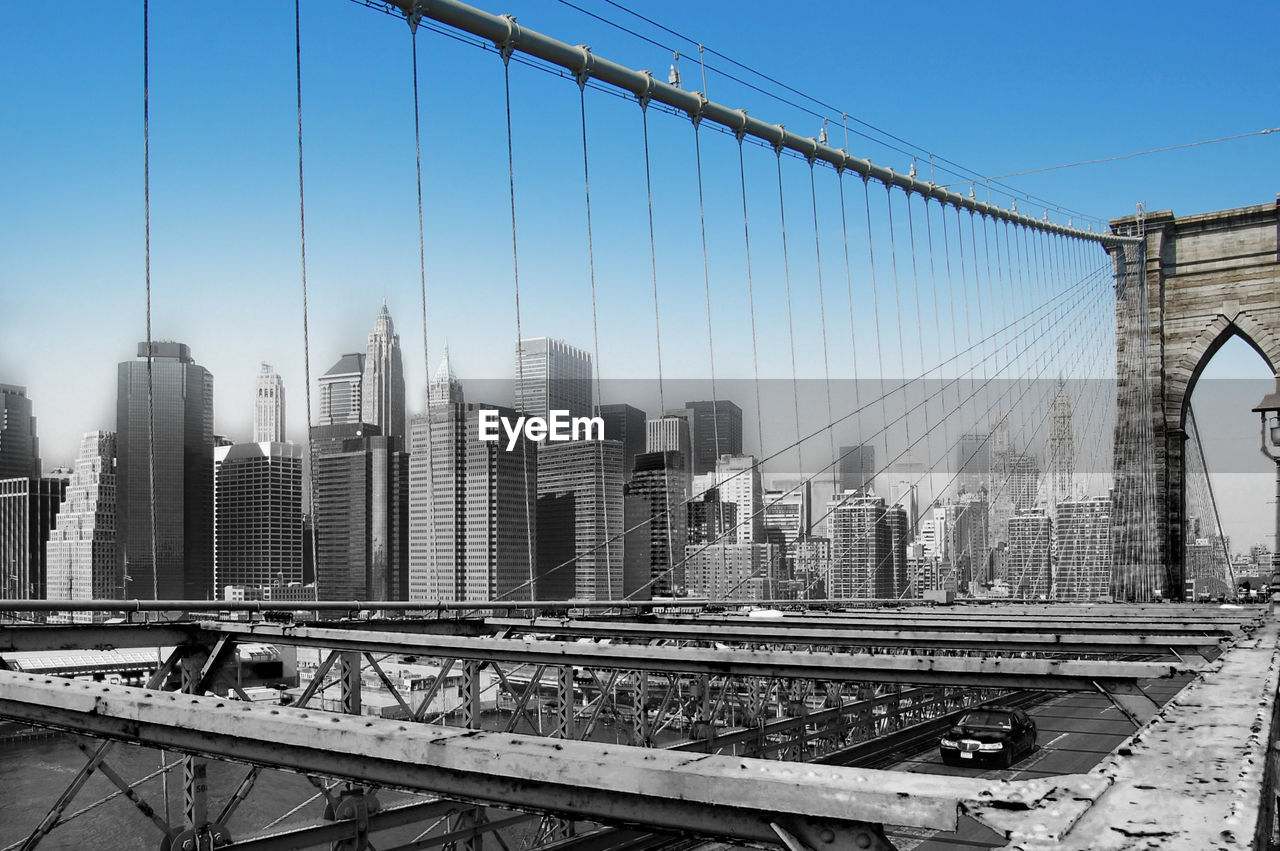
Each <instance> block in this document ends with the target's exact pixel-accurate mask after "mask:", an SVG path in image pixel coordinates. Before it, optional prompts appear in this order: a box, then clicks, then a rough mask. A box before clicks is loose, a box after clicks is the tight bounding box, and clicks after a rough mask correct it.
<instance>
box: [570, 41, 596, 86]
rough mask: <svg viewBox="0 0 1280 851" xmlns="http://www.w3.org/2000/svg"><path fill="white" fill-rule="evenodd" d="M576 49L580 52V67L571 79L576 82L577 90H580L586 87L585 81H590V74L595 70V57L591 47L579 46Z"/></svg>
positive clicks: (587, 45) (586, 45)
mask: <svg viewBox="0 0 1280 851" xmlns="http://www.w3.org/2000/svg"><path fill="white" fill-rule="evenodd" d="M578 49H579V50H581V51H582V67H581V68H580V69H578V70H577V71H575V72H574V74H573V78H574V79H575V80H577V81H578V89H579V90H582V89H585V88H586V87H587V81H588V80H590V79H591V72H593V71H594V70H595V69H596V57H595V54H593V53H592V52H591V45H589V44H580V45H578Z"/></svg>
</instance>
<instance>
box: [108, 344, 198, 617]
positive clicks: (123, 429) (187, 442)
mask: <svg viewBox="0 0 1280 851" xmlns="http://www.w3.org/2000/svg"><path fill="white" fill-rule="evenodd" d="M151 354H152V364H151V366H152V370H151V372H152V388H153V390H152V398H153V404H152V405H150V406H149V405H148V402H147V396H148V392H147V344H146V343H145V342H143V343H139V344H138V356H137V358H136V359H134V360H132V361H125V362H123V363H121V364H120V365H119V368H118V370H117V372H118V377H119V387H118V392H117V395H116V485H117V491H116V500H117V501H116V507H117V516H118V523H119V525H118V526H117V531H118V536H117V541H116V543H117V548H118V549H119V550H120V552H121V559H122V566H123V568H124V574H125V581H124V594H125V596H127V597H134V598H138V599H152V597H153V596H154V595H158V598H159V599H161V600H208V599H211V598H212V597H213V376H212V375H210V374H209V371H208V370H207V369H205V368H204V367H202V366H200V365H198V364H197V363H196V362H195V361H194V360H192V359H191V350H190V349H189V348H188V347H187V346H186V345H185V344H183V343H173V342H156V343H153V344H152V346H151ZM149 408H151V409H153V410H154V416H152V415H151V414H150V413H149ZM150 422H154V426H155V432H154V441H149V440H148V425H149V423H150ZM153 453H154V456H155V471H154V476H153V475H152V474H151V470H150V458H151V456H152V454H153ZM153 480H154V485H155V492H154V493H152V482H153ZM152 516H154V517H155V527H154V529H153V528H152V524H151V518H152ZM153 539H154V541H155V545H156V548H157V552H156V555H155V559H154V565H155V571H154V573H153V572H152V565H153V559H152V540H153Z"/></svg>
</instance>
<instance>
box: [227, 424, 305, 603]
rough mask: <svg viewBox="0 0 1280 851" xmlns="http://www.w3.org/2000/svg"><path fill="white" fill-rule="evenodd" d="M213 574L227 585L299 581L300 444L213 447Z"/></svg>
mask: <svg viewBox="0 0 1280 851" xmlns="http://www.w3.org/2000/svg"><path fill="white" fill-rule="evenodd" d="M213 576H214V589H215V592H216V593H217V595H218V596H222V589H223V588H224V587H225V586H227V585H245V586H249V587H263V586H268V585H273V584H274V585H292V584H297V585H301V584H302V583H303V576H302V447H301V446H298V445H296V444H293V443H281V442H278V441H265V442H261V443H238V444H236V445H234V446H219V447H218V448H216V449H215V450H214V451H213Z"/></svg>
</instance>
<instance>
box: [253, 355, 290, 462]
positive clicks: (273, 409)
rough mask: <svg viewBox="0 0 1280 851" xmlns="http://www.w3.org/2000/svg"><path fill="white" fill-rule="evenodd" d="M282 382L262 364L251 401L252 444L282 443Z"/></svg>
mask: <svg viewBox="0 0 1280 851" xmlns="http://www.w3.org/2000/svg"><path fill="white" fill-rule="evenodd" d="M284 440H285V437H284V380H283V379H282V378H280V376H279V374H277V373H276V371H275V370H274V369H272V368H271V364H269V363H264V364H263V365H262V369H260V370H259V371H258V387H257V391H256V393H255V395H254V399H253V442H254V443H284Z"/></svg>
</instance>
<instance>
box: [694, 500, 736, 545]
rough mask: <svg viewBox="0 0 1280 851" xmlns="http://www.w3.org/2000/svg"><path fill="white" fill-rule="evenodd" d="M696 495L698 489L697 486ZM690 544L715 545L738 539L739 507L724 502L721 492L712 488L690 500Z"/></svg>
mask: <svg viewBox="0 0 1280 851" xmlns="http://www.w3.org/2000/svg"><path fill="white" fill-rule="evenodd" d="M694 491H695V493H697V491H698V488H697V487H696V486H695V488H694ZM685 507H686V508H687V509H688V515H689V524H688V530H689V544H690V545H691V546H692V545H693V544H715V543H723V542H725V541H734V540H736V539H737V534H736V530H737V525H738V506H737V505H736V504H735V503H732V502H723V501H721V499H720V491H719V489H717V488H714V487H713V488H710V489H707V490H704V491H702V492H701V493H698V494H697V496H695V497H694V498H693V499H691V500H689V503H688V505H687V506H685Z"/></svg>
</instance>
